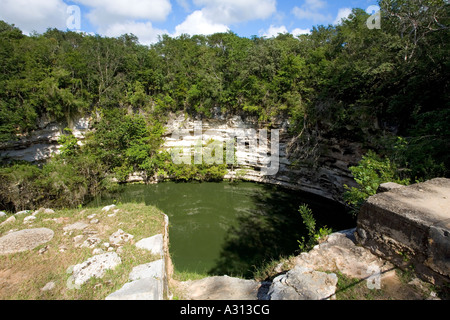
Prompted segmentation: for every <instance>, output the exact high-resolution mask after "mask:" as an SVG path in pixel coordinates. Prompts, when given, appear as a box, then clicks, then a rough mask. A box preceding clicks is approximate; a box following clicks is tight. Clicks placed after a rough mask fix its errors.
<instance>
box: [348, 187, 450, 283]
mask: <svg viewBox="0 0 450 320" xmlns="http://www.w3.org/2000/svg"><path fill="white" fill-rule="evenodd" d="M381 189H382V190H383V189H384V190H388V191H386V192H381V193H378V194H376V195H374V196H372V197H370V198H369V199H368V201H367V202H366V203H365V204H364V205H363V206H362V207H361V210H360V212H359V215H358V221H357V232H356V237H357V240H358V242H359V243H360V244H362V245H363V246H364V247H367V248H369V249H370V250H371V251H372V252H373V253H375V254H377V255H379V256H381V257H383V258H384V259H387V260H390V261H391V262H392V263H394V264H395V265H397V266H399V267H401V268H412V269H413V270H414V271H415V272H416V273H417V274H418V275H419V276H421V277H422V278H423V279H424V280H427V281H429V282H432V283H435V284H442V283H448V282H450V179H444V178H437V179H432V180H430V181H427V182H423V183H418V184H414V185H410V186H407V187H405V186H403V187H401V186H398V185H397V186H395V188H392V185H391V186H388V188H387V189H386V188H381Z"/></svg>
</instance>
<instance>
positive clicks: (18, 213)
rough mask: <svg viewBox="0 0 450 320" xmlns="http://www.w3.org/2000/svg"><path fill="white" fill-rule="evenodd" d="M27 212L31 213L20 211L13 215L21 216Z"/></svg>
mask: <svg viewBox="0 0 450 320" xmlns="http://www.w3.org/2000/svg"><path fill="white" fill-rule="evenodd" d="M29 212H31V211H30V210H22V211H19V212H16V213H15V214H14V215H16V216H20V215H21V214H27V213H29Z"/></svg>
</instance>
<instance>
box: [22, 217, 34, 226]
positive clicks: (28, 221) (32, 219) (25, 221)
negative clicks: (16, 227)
mask: <svg viewBox="0 0 450 320" xmlns="http://www.w3.org/2000/svg"><path fill="white" fill-rule="evenodd" d="M34 220H36V217H35V216H28V217H25V218H24V219H23V223H25V224H26V223H32V222H33V221H34Z"/></svg>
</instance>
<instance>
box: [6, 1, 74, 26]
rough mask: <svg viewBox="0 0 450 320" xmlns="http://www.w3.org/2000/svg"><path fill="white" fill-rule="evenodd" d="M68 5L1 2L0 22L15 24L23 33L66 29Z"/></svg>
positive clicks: (58, 3)
mask: <svg viewBox="0 0 450 320" xmlns="http://www.w3.org/2000/svg"><path fill="white" fill-rule="evenodd" d="M67 7H68V5H67V4H65V3H64V2H63V1H62V0H46V1H33V0H2V1H1V9H0V20H4V21H6V22H8V23H10V24H15V25H16V27H18V28H20V29H21V30H22V31H23V32H24V33H26V34H27V33H30V32H32V31H37V32H39V33H42V32H45V31H46V30H47V28H58V29H63V30H65V29H66V20H67V18H68V16H69V15H68V13H67V12H66V10H67Z"/></svg>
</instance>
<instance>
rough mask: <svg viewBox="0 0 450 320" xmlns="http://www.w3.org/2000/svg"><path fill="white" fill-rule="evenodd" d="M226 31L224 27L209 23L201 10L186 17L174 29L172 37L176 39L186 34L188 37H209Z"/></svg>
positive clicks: (226, 28)
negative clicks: (197, 35) (200, 35)
mask: <svg viewBox="0 0 450 320" xmlns="http://www.w3.org/2000/svg"><path fill="white" fill-rule="evenodd" d="M227 31H228V27H227V26H226V25H224V24H220V23H214V22H212V21H210V20H209V19H207V18H206V17H205V16H204V14H203V11H202V10H197V11H194V12H193V13H191V14H190V15H189V16H187V18H186V20H184V21H183V23H181V24H179V25H178V26H176V27H175V34H174V35H173V36H174V37H178V36H180V35H181V34H183V33H187V34H189V35H195V34H203V35H209V34H213V33H217V32H227Z"/></svg>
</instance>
